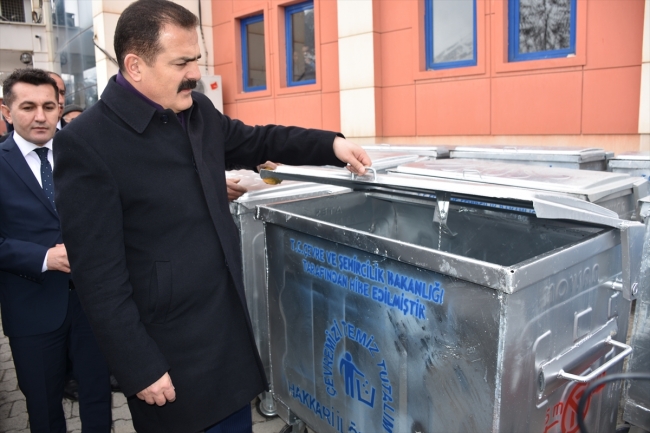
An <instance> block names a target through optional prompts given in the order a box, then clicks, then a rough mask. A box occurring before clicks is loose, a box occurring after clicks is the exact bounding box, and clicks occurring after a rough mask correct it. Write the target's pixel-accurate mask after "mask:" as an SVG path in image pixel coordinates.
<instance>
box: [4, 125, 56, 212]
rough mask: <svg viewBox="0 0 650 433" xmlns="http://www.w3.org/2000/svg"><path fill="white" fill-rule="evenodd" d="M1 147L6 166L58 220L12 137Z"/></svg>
mask: <svg viewBox="0 0 650 433" xmlns="http://www.w3.org/2000/svg"><path fill="white" fill-rule="evenodd" d="M2 147H3V149H2V157H3V158H4V159H5V161H7V164H9V166H10V167H11V168H12V169H13V170H14V171H15V172H16V175H17V176H18V177H19V178H20V179H21V180H22V181H23V182H24V183H25V185H27V187H28V188H29V189H30V191H32V192H33V193H34V195H35V196H36V197H37V198H38V199H39V200H40V201H41V203H43V205H44V206H45V207H46V208H47V209H48V210H49V211H50V212H51V213H52V214H53V215H54V216H56V217H57V218H58V217H59V216H58V215H57V213H56V211H55V210H54V207H52V203H50V200H48V198H47V196H46V195H45V192H43V188H41V185H39V183H38V180H36V178H35V177H34V172H32V169H31V168H29V165H28V164H27V161H25V157H24V156H23V154H22V153H21V152H20V149H19V148H18V145H17V144H16V142H15V141H14V139H13V137H9V138H8V139H7V141H6V142H5V143H4V144H3V146H2Z"/></svg>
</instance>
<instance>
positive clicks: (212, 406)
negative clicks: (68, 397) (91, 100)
mask: <svg viewBox="0 0 650 433" xmlns="http://www.w3.org/2000/svg"><path fill="white" fill-rule="evenodd" d="M197 24H198V20H197V18H196V16H194V15H193V14H192V13H191V12H189V11H188V10H187V9H185V8H183V7H182V6H180V5H178V4H176V3H173V2H170V1H161V0H139V1H136V2H134V3H131V5H129V6H128V7H127V8H126V9H125V11H124V12H123V13H122V15H121V16H120V18H119V20H118V23H117V27H116V30H115V37H114V41H115V52H116V55H117V59H118V63H119V67H120V73H119V74H118V75H117V76H116V77H113V78H111V79H110V80H109V83H108V85H107V87H106V89H105V91H104V92H103V94H102V97H101V99H100V101H99V102H98V103H96V104H95V105H93V106H92V107H90V108H89V109H87V110H86V111H85V112H84V113H83V114H82V115H81V116H80V117H79V118H78V119H77V120H75V121H74V122H72V123H71V124H69V125H68V126H67V127H65V128H64V129H63V130H62V131H61V132H59V133H58V134H57V136H56V138H55V149H56V152H55V161H56V163H57V166H56V168H55V171H54V179H55V184H56V186H57V197H56V202H57V206H58V208H59V212H60V215H61V222H62V230H63V236H64V238H65V240H66V246H67V247H68V253H69V255H70V263H71V266H72V272H73V274H74V276H75V284H76V285H77V288H78V291H79V293H80V298H81V301H82V303H83V305H84V309H85V311H86V313H87V314H88V318H89V320H90V322H91V325H92V327H93V330H94V331H95V334H96V335H97V338H98V341H99V344H100V346H101V347H102V350H103V351H104V353H105V354H106V356H107V358H108V362H109V365H110V367H111V371H112V372H113V374H114V375H115V377H116V378H117V380H118V382H119V383H120V386H121V387H122V390H123V391H124V393H125V395H127V396H130V397H131V398H129V400H128V402H129V408H130V410H131V413H132V415H133V424H134V427H135V428H136V430H137V431H138V432H141V433H165V432H173V433H195V432H199V431H206V432H210V433H211V432H221V431H228V432H248V433H250V431H251V419H250V417H251V414H250V406H249V403H250V401H251V400H252V399H253V398H254V397H255V396H256V395H257V394H259V393H260V392H261V391H263V390H264V389H266V388H267V386H268V385H267V381H266V377H265V374H264V368H263V366H262V363H261V361H260V358H259V355H258V353H257V349H256V345H255V339H254V337H253V331H252V327H251V324H250V318H249V315H248V311H247V308H246V301H245V298H244V287H243V278H242V264H241V258H240V257H241V256H240V251H239V237H238V231H237V228H236V226H235V224H234V221H233V219H232V217H231V215H230V211H229V207H228V197H227V188H226V179H225V176H224V170H225V168H226V167H227V166H239V167H248V168H254V167H255V166H256V165H258V164H261V163H263V162H265V161H269V160H270V161H276V162H280V163H286V164H312V165H313V164H317V165H327V164H332V165H334V164H335V165H340V166H343V165H345V163H348V164H349V166H350V168H351V170H352V171H354V172H357V173H363V172H364V171H365V169H364V165H370V163H371V161H370V158H369V157H368V155H367V154H366V153H365V151H364V150H363V149H362V148H361V147H359V146H356V145H354V144H352V143H350V142H348V141H347V140H345V139H344V138H343V137H342V136H339V135H337V134H336V133H334V132H326V131H320V130H314V129H303V128H296V127H283V126H274V125H266V126H256V127H251V126H247V125H244V124H243V123H241V122H239V121H237V120H233V119H230V118H228V117H227V116H225V115H223V114H222V113H221V112H219V111H218V110H217V109H216V108H215V107H214V105H213V104H212V103H211V102H210V100H209V99H208V98H207V97H205V96H204V95H202V94H200V93H198V92H192V89H193V88H194V86H196V82H197V80H199V79H200V76H201V74H200V72H199V67H198V64H197V63H198V59H199V58H200V57H201V54H200V53H201V52H200V48H199V43H198V35H197V31H196V26H197Z"/></svg>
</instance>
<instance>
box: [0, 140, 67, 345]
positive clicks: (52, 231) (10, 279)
mask: <svg viewBox="0 0 650 433" xmlns="http://www.w3.org/2000/svg"><path fill="white" fill-rule="evenodd" d="M62 242H63V240H62V239H61V228H60V224H59V218H58V216H57V214H56V211H55V210H54V208H53V207H52V204H51V203H50V202H49V200H48V199H47V196H46V195H45V193H44V192H43V189H42V188H41V186H40V185H39V183H38V181H37V180H36V178H35V177H34V173H33V172H32V171H31V170H30V168H29V166H28V165H27V162H26V161H25V158H24V157H23V155H22V153H21V152H20V149H19V148H18V146H17V145H16V142H15V141H14V139H13V137H10V138H8V139H7V140H5V141H4V142H3V143H2V144H0V305H1V306H2V326H3V329H4V333H5V335H7V336H9V337H24V336H29V335H38V334H44V333H46V332H51V331H54V330H55V329H57V328H58V327H59V326H61V324H62V323H63V320H64V319H65V315H66V312H67V308H68V280H69V278H70V277H69V274H66V273H64V272H58V271H47V272H44V273H43V272H41V270H42V266H43V259H44V258H45V254H46V253H47V250H48V249H49V248H51V247H53V246H54V245H55V244H57V243H62Z"/></svg>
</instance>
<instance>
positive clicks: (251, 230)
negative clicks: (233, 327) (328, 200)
mask: <svg viewBox="0 0 650 433" xmlns="http://www.w3.org/2000/svg"><path fill="white" fill-rule="evenodd" d="M226 177H229V178H237V179H240V182H239V184H240V185H242V186H244V187H246V189H248V192H247V193H246V194H244V195H242V196H241V197H239V198H238V199H237V200H235V201H232V202H230V213H231V214H232V216H233V218H234V220H235V224H236V225H237V228H238V229H239V238H240V244H241V254H242V264H243V276H244V290H245V292H246V303H247V306H248V311H249V314H250V318H251V323H252V326H253V333H254V334H255V342H256V343H257V349H258V350H259V353H260V358H261V359H262V364H263V365H264V367H265V370H266V374H267V376H268V375H270V355H269V349H268V348H269V337H268V335H269V334H268V317H267V301H266V289H265V287H266V266H265V255H264V249H265V244H264V233H263V225H262V222H261V221H257V220H255V218H254V211H255V206H256V205H258V204H265V203H275V202H279V201H283V200H291V199H296V198H304V197H310V196H316V195H324V194H333V193H336V192H341V191H343V190H345V188H341V187H335V186H331V185H322V184H315V183H305V182H295V181H284V182H282V184H279V185H270V184H267V183H265V182H264V181H263V180H262V179H261V178H260V175H259V174H258V173H255V172H254V171H251V170H232V171H228V172H226ZM259 400H260V401H259V405H258V410H259V411H260V413H262V414H263V415H264V416H267V417H271V416H275V415H277V414H276V408H275V402H274V401H273V396H272V395H271V393H270V392H263V393H262V394H260V396H259Z"/></svg>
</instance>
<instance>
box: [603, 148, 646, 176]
mask: <svg viewBox="0 0 650 433" xmlns="http://www.w3.org/2000/svg"><path fill="white" fill-rule="evenodd" d="M607 170H608V171H611V172H613V173H627V174H629V175H630V176H641V177H643V178H645V179H648V180H650V153H649V152H630V153H622V154H620V155H616V156H614V157H613V158H611V159H609V160H608V161H607Z"/></svg>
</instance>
